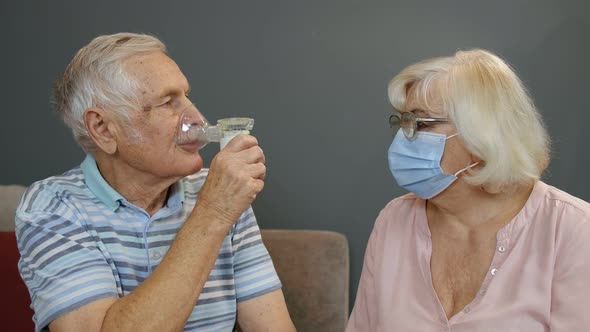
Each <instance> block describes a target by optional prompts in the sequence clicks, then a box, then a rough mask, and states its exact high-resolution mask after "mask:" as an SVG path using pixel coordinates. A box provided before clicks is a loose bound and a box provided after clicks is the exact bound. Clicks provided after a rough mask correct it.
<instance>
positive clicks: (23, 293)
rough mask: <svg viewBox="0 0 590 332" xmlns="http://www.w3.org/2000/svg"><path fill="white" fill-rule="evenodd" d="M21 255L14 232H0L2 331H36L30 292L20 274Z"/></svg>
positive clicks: (0, 308) (0, 307)
mask: <svg viewBox="0 0 590 332" xmlns="http://www.w3.org/2000/svg"><path fill="white" fill-rule="evenodd" d="M19 257H20V254H19V252H18V248H17V246H16V237H15V235H14V232H0V285H2V296H0V310H1V314H0V316H2V326H1V328H0V329H1V330H2V331H25V332H26V331H34V330H35V327H34V324H33V310H31V308H30V304H31V299H30V297H29V291H28V290H27V286H25V284H24V282H23V280H22V279H21V277H20V274H19V273H18V267H17V263H18V259H19Z"/></svg>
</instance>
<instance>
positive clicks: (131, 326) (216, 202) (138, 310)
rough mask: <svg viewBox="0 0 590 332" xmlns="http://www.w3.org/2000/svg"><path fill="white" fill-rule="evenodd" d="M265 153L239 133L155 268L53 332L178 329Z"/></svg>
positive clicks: (247, 199)
mask: <svg viewBox="0 0 590 332" xmlns="http://www.w3.org/2000/svg"><path fill="white" fill-rule="evenodd" d="M265 173H266V168H265V167H264V155H263V153H262V150H261V149H260V148H259V147H258V145H257V141H256V139H255V138H254V137H252V136H245V135H240V137H236V138H234V139H233V140H232V141H231V142H230V143H228V145H227V146H226V148H225V149H224V150H223V151H222V152H220V153H219V154H218V155H217V156H216V157H215V158H214V159H213V161H212V163H211V168H210V170H209V175H208V177H207V180H206V182H205V184H204V185H203V187H202V189H201V191H200V193H199V201H198V202H197V204H196V206H195V208H194V210H193V212H192V214H191V215H190V216H189V217H188V219H187V220H186V222H185V223H184V225H183V226H182V228H181V229H180V231H179V232H178V234H177V235H176V238H175V240H174V242H173V243H172V245H171V246H170V249H169V251H168V253H167V254H166V256H165V257H164V259H163V260H162V262H161V263H160V265H159V266H158V268H157V269H156V270H155V271H154V273H153V274H152V275H150V277H148V278H147V279H146V280H145V281H144V282H143V283H142V284H141V285H140V286H139V287H137V288H136V289H135V290H134V291H133V292H132V293H130V294H128V295H127V296H125V297H122V298H119V299H115V298H109V299H103V300H98V301H94V302H92V303H89V304H86V305H84V306H82V307H80V308H78V309H77V310H74V311H71V312H69V313H66V314H64V315H62V316H60V317H58V318H57V319H55V320H54V321H53V322H52V323H51V324H50V329H51V330H52V331H57V332H62V331H85V332H90V331H138V330H140V331H181V330H183V328H184V325H185V323H186V321H187V319H188V317H189V316H190V314H191V312H192V311H193V309H194V306H195V303H196V301H197V299H198V297H199V295H200V293H201V291H202V289H203V286H204V284H205V282H206V281H207V278H208V276H209V273H210V271H211V269H212V267H213V265H214V264H215V261H216V259H217V255H218V254H219V250H220V248H221V245H222V242H223V239H224V237H225V235H226V234H227V233H228V231H229V229H230V228H231V227H232V225H233V223H234V222H236V220H238V218H239V216H240V215H241V213H242V212H243V211H244V210H245V209H246V208H247V207H248V205H249V204H250V203H251V202H252V201H253V200H254V199H255V198H256V194H257V193H258V192H260V191H261V190H262V187H263V186H264V182H263V179H264V176H265Z"/></svg>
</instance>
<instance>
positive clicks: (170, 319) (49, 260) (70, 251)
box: [16, 33, 295, 331]
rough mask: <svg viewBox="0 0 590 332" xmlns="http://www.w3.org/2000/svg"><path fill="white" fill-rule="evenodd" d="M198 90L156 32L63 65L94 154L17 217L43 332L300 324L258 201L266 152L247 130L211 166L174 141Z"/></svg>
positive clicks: (74, 118)
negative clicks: (263, 232)
mask: <svg viewBox="0 0 590 332" xmlns="http://www.w3.org/2000/svg"><path fill="white" fill-rule="evenodd" d="M189 90H190V87H189V84H188V81H187V79H186V78H185V76H184V75H183V74H182V72H181V71H180V69H179V68H178V66H177V65H176V63H175V62H174V61H173V60H172V59H170V58H169V57H168V56H167V55H166V48H165V46H164V45H163V44H162V42H160V41H159V40H158V39H156V38H154V37H152V36H147V35H139V34H131V33H120V34H115V35H109V36H100V37H98V38H96V39H94V40H93V41H91V42H90V43H89V44H88V45H87V46H85V47H84V48H82V49H81V50H80V51H79V52H78V53H77V55H76V56H75V57H74V59H73V60H72V61H71V62H70V64H69V65H68V67H67V68H66V71H65V73H64V76H63V78H62V79H61V80H60V81H59V82H58V83H57V84H56V87H55V96H54V97H55V102H56V108H57V111H58V112H59V113H60V114H61V115H62V117H63V119H64V121H65V123H66V124H67V125H68V126H69V127H71V129H72V131H73V133H74V136H75V137H76V139H77V141H78V143H79V144H80V145H81V147H82V148H83V149H84V150H85V151H86V152H87V153H88V154H87V157H86V159H85V160H84V161H83V162H82V164H81V165H80V166H79V167H76V168H74V169H72V170H70V171H68V172H66V173H64V174H62V175H59V176H54V177H50V178H48V179H45V180H42V181H39V182H37V183H35V184H33V185H32V186H31V187H30V188H29V190H28V191H27V193H26V194H25V195H24V197H23V199H22V201H21V204H20V206H19V208H18V210H17V214H16V224H17V225H16V233H17V237H18V244H19V249H20V252H21V255H22V257H21V260H20V262H19V269H20V272H21V275H22V277H23V280H24V281H25V282H26V284H27V286H28V288H29V291H30V294H31V299H32V306H33V309H34V311H35V316H34V321H35V324H36V330H37V331H39V330H43V329H46V328H47V327H48V328H49V329H50V330H51V331H114V330H117V331H178V330H182V329H184V330H186V331H205V330H206V331H232V330H233V329H234V328H235V326H236V323H237V324H238V325H239V326H240V327H241V329H242V330H244V331H262V330H265V331H266V330H272V331H294V330H295V329H294V327H293V324H292V322H291V320H290V318H289V314H288V312H287V308H286V305H285V300H284V298H283V293H282V291H281V283H280V281H279V279H278V277H277V275H276V272H275V270H274V267H273V264H272V261H271V259H270V256H269V255H268V252H267V250H266V249H265V247H264V245H263V243H262V242H261V239H260V232H259V229H258V226H257V223H256V219H255V217H254V214H253V212H252V209H251V208H250V204H251V203H252V201H253V200H254V199H255V198H256V195H257V194H258V193H259V192H260V191H261V190H262V188H263V185H264V182H263V181H264V177H265V173H266V168H265V165H264V163H265V159H264V154H263V152H262V150H261V149H260V147H259V146H258V143H257V141H256V139H255V138H254V137H252V136H249V135H239V136H237V137H235V138H234V139H233V140H231V141H230V142H229V143H228V144H227V146H226V147H225V148H224V149H223V150H222V151H221V152H219V153H218V154H217V155H216V156H215V158H214V159H213V161H212V162H211V167H210V169H209V170H208V171H207V170H205V169H202V167H203V161H202V159H201V157H200V156H199V153H198V146H197V145H196V144H190V143H189V144H178V142H177V140H176V137H177V136H178V132H177V131H178V123H179V117H180V114H181V113H182V111H183V110H185V109H186V108H187V107H188V108H191V107H194V106H192V103H191V101H190V100H189V97H188V93H189ZM193 111H194V112H198V111H197V110H196V108H195V109H193Z"/></svg>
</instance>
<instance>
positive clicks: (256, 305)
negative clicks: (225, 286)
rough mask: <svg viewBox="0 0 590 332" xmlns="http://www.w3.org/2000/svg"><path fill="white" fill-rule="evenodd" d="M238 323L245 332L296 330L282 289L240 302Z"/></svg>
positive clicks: (289, 331)
mask: <svg viewBox="0 0 590 332" xmlns="http://www.w3.org/2000/svg"><path fill="white" fill-rule="evenodd" d="M238 324H239V325H240V328H241V329H242V331H244V332H250V331H277V332H286V331H288V332H291V331H295V326H294V325H293V322H291V317H289V312H288V311H287V305H286V304H285V298H284V296H283V291H281V290H280V289H277V290H274V291H272V292H270V293H266V294H264V295H262V296H259V297H255V298H253V299H250V300H247V301H244V302H240V303H238Z"/></svg>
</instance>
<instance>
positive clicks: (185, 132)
mask: <svg viewBox="0 0 590 332" xmlns="http://www.w3.org/2000/svg"><path fill="white" fill-rule="evenodd" d="M253 127H254V119H250V118H225V119H220V120H217V124H216V125H211V124H209V123H208V122H207V119H205V117H204V116H203V115H202V114H201V113H200V112H199V111H198V110H197V107H196V106H195V105H194V104H190V105H188V106H187V107H186V108H185V109H184V111H183V112H182V114H181V116H180V119H179V121H178V129H177V136H176V143H177V144H178V145H189V146H196V148H197V149H198V150H200V149H202V148H203V147H205V145H207V144H208V143H210V142H219V144H220V149H223V148H224V147H225V145H226V144H227V143H228V142H229V141H230V140H231V139H232V138H234V136H236V135H238V134H250V130H252V128H253Z"/></svg>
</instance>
